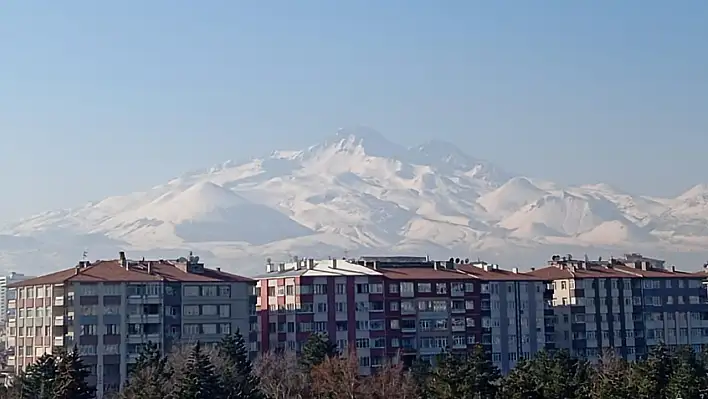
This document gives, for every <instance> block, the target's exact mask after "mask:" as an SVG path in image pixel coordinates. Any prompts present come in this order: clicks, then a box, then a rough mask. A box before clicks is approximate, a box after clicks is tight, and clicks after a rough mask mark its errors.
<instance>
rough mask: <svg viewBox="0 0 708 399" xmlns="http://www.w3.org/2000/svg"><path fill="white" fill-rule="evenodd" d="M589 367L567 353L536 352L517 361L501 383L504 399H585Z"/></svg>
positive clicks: (587, 390)
mask: <svg viewBox="0 0 708 399" xmlns="http://www.w3.org/2000/svg"><path fill="white" fill-rule="evenodd" d="M590 370H591V369H590V366H589V364H588V363H587V362H586V361H584V360H580V359H575V358H573V357H571V356H570V353H568V351H567V350H561V351H558V352H554V353H552V354H551V353H547V352H539V353H537V354H536V356H535V357H534V358H533V359H531V360H530V361H520V362H519V363H518V364H517V366H516V367H515V369H514V370H512V372H511V373H509V375H508V376H507V377H506V378H505V379H504V380H503V382H502V385H503V387H502V393H503V395H502V397H503V398H525V399H535V398H539V399H540V398H542V399H585V398H587V397H588V396H589V394H590Z"/></svg>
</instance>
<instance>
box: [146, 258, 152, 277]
mask: <svg viewBox="0 0 708 399" xmlns="http://www.w3.org/2000/svg"><path fill="white" fill-rule="evenodd" d="M147 271H148V274H152V261H151V260H150V261H148V263H147Z"/></svg>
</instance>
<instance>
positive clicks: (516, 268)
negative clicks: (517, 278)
mask: <svg viewBox="0 0 708 399" xmlns="http://www.w3.org/2000/svg"><path fill="white" fill-rule="evenodd" d="M511 271H512V273H514V274H517V273H519V268H518V267H514V268H512V269H511Z"/></svg>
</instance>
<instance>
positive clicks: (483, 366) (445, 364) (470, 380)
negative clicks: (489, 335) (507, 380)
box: [429, 345, 501, 399]
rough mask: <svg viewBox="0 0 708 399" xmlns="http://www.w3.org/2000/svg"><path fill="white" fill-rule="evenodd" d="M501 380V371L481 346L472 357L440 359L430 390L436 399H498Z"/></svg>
mask: <svg viewBox="0 0 708 399" xmlns="http://www.w3.org/2000/svg"><path fill="white" fill-rule="evenodd" d="M500 379H501V373H500V371H499V369H497V368H496V367H495V366H494V364H493V363H492V362H491V359H489V356H488V354H487V353H486V351H485V350H484V348H483V347H482V345H477V346H475V347H474V349H473V350H472V352H471V353H469V354H465V355H455V354H451V353H446V354H444V355H442V356H439V357H438V365H437V367H436V368H435V369H434V370H433V373H432V376H431V379H430V383H429V389H430V394H431V396H432V397H434V398H436V399H453V398H459V399H489V398H494V397H495V396H496V393H497V386H498V382H499V380H500Z"/></svg>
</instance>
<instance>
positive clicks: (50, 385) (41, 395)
mask: <svg viewBox="0 0 708 399" xmlns="http://www.w3.org/2000/svg"><path fill="white" fill-rule="evenodd" d="M57 371H58V370H57V362H56V359H55V358H54V356H52V355H51V354H44V355H42V356H40V358H39V359H37V360H36V361H35V362H34V363H33V364H30V365H29V366H27V368H26V369H25V370H24V372H23V373H21V374H20V375H19V376H18V377H17V381H16V382H15V383H14V384H17V386H18V388H19V391H20V392H21V395H22V397H25V398H36V399H52V398H53V397H54V391H55V383H56V379H57Z"/></svg>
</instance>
